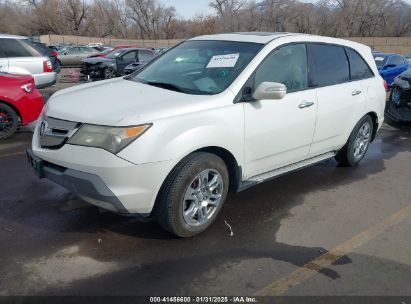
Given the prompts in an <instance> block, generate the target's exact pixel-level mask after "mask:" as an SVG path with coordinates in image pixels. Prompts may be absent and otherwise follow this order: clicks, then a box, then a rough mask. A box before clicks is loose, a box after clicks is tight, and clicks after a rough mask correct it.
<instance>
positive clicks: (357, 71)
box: [345, 48, 374, 80]
mask: <svg viewBox="0 0 411 304" xmlns="http://www.w3.org/2000/svg"><path fill="white" fill-rule="evenodd" d="M345 51H346V52H347V55H348V59H349V61H350V72H351V80H361V79H367V78H371V77H373V76H374V73H373V72H372V71H371V69H370V67H369V66H368V64H367V63H366V62H365V61H364V59H363V58H362V57H361V56H360V55H359V54H358V53H357V52H356V51H354V50H352V49H349V48H346V49H345Z"/></svg>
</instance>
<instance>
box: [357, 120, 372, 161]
mask: <svg viewBox="0 0 411 304" xmlns="http://www.w3.org/2000/svg"><path fill="white" fill-rule="evenodd" d="M370 140H371V125H370V123H369V122H368V121H367V122H365V123H364V124H363V125H362V126H361V128H360V129H359V130H358V133H357V137H356V138H355V142H354V157H355V159H357V160H358V159H361V158H363V157H364V155H365V153H366V152H367V150H368V146H369V144H370Z"/></svg>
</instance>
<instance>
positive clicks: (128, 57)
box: [117, 50, 137, 75]
mask: <svg viewBox="0 0 411 304" xmlns="http://www.w3.org/2000/svg"><path fill="white" fill-rule="evenodd" d="M136 61H137V51H136V50H134V51H129V52H127V53H125V54H124V55H122V56H121V57H120V58H118V59H117V74H118V75H123V73H124V69H125V68H126V66H128V65H129V64H131V63H134V62H136Z"/></svg>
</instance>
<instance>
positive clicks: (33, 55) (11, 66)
mask: <svg viewBox="0 0 411 304" xmlns="http://www.w3.org/2000/svg"><path fill="white" fill-rule="evenodd" d="M26 39H27V38H26V37H21V36H12V35H4V34H0V71H1V72H7V73H11V74H25V75H27V74H29V75H32V76H33V78H34V82H35V84H36V87H37V88H39V89H41V88H45V87H48V86H51V85H53V84H55V83H56V79H57V74H56V72H54V70H53V66H52V64H51V61H50V58H48V57H43V56H42V55H41V54H40V53H39V52H38V51H36V49H35V48H34V47H33V46H31V45H30V44H28V43H27V42H26Z"/></svg>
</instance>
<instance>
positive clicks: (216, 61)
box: [207, 54, 240, 69]
mask: <svg viewBox="0 0 411 304" xmlns="http://www.w3.org/2000/svg"><path fill="white" fill-rule="evenodd" d="M238 58H240V54H228V55H217V56H213V58H211V60H210V62H209V63H208V65H207V69H210V68H233V67H234V66H235V64H236V63H237V60H238Z"/></svg>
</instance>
